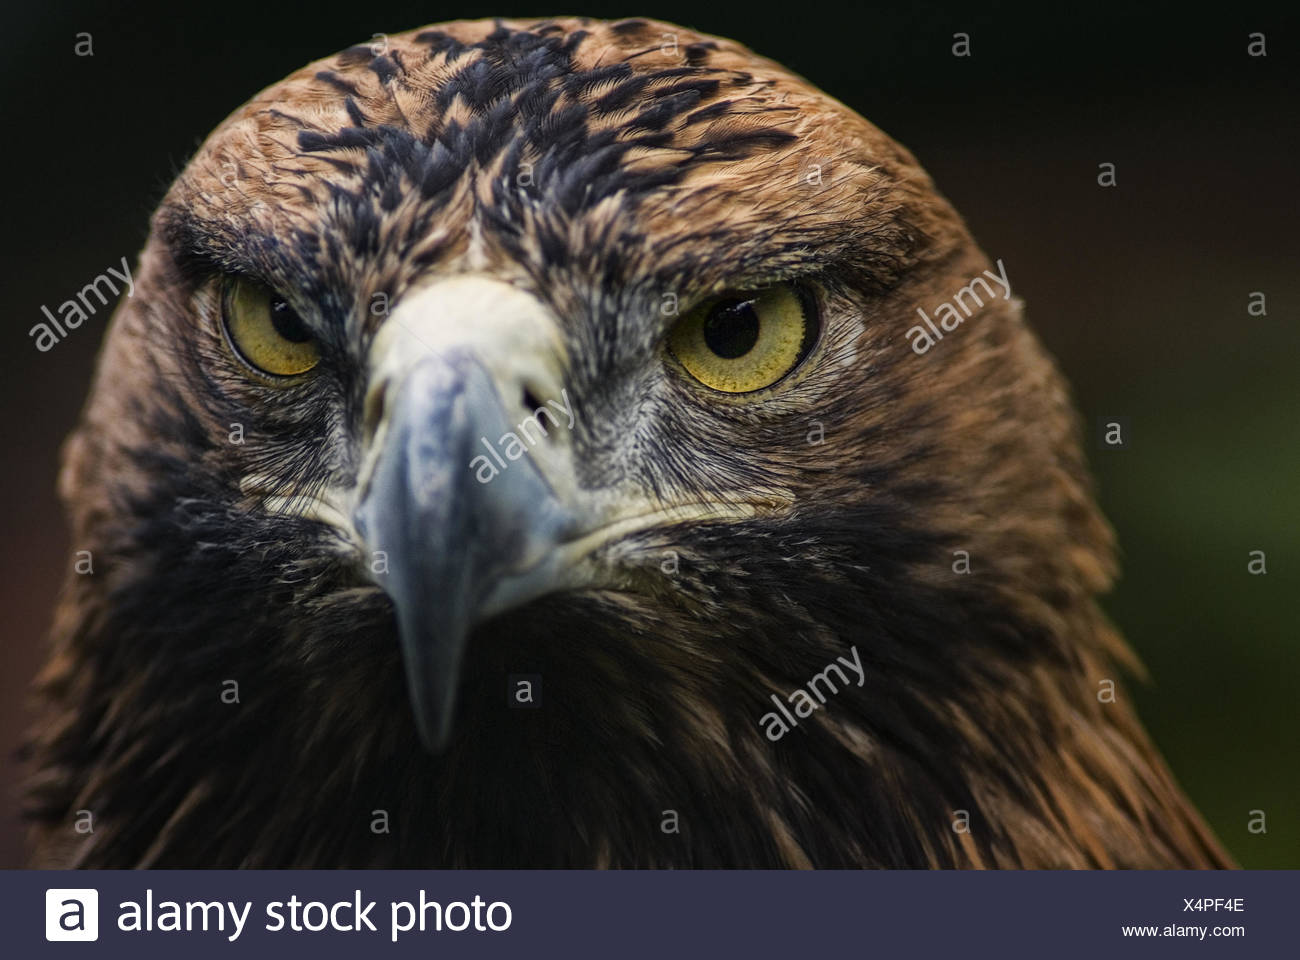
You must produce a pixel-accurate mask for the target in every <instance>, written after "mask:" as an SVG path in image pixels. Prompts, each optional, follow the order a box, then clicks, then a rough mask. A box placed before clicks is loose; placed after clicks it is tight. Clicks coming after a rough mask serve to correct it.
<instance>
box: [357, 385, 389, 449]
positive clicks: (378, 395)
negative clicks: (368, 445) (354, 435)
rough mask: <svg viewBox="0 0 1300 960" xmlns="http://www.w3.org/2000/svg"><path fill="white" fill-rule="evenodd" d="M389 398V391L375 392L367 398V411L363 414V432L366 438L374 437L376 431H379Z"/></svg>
mask: <svg viewBox="0 0 1300 960" xmlns="http://www.w3.org/2000/svg"><path fill="white" fill-rule="evenodd" d="M387 396H388V391H387V390H374V391H372V392H371V394H370V396H368V397H367V398H366V405H365V410H364V411H363V413H362V431H363V435H364V436H366V437H373V436H374V435H375V431H376V430H377V429H379V422H380V421H381V420H383V418H384V407H385V401H386V398H387Z"/></svg>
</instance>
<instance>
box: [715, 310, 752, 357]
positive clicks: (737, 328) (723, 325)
mask: <svg viewBox="0 0 1300 960" xmlns="http://www.w3.org/2000/svg"><path fill="white" fill-rule="evenodd" d="M704 343H705V346H707V347H708V348H709V349H710V350H712V351H713V352H714V353H716V354H717V355H718V356H720V357H722V358H724V359H726V360H734V359H735V358H736V357H743V356H744V355H745V354H747V353H749V351H750V350H753V349H754V344H756V343H758V311H756V310H755V309H754V301H753V300H724V301H722V302H721V303H719V304H717V305H716V306H714V308H713V309H712V310H710V311H709V315H708V317H706V318H705V320H704Z"/></svg>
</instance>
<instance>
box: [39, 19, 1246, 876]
mask: <svg viewBox="0 0 1300 960" xmlns="http://www.w3.org/2000/svg"><path fill="white" fill-rule="evenodd" d="M995 281H997V282H995ZM941 304H942V305H943V306H946V307H947V308H948V310H947V311H944V310H943V308H942V306H940V305H941ZM922 318H924V322H922ZM1076 434H1077V424H1076V421H1075V417H1074V415H1073V413H1072V409H1071V403H1070V400H1069V397H1068V395H1067V391H1066V388H1065V387H1064V385H1063V383H1062V380H1061V378H1060V377H1059V376H1058V375H1057V373H1056V371H1055V370H1054V369H1053V367H1052V365H1051V363H1050V362H1049V360H1048V359H1047V358H1046V356H1045V355H1044V352H1043V351H1042V349H1041V348H1040V346H1039V344H1038V342H1037V341H1036V340H1035V338H1034V336H1033V335H1032V333H1031V332H1030V331H1029V329H1028V328H1027V327H1026V326H1025V324H1024V322H1023V320H1022V316H1021V303H1020V301H1019V300H1018V299H1016V298H1015V297H1014V296H1012V292H1011V283H1010V280H1009V278H1008V274H1007V270H1006V268H1005V266H1004V265H1003V264H1002V263H1001V261H997V262H996V264H995V262H993V261H990V259H989V258H988V257H986V256H985V254H984V253H983V252H981V250H980V249H979V248H978V247H977V245H976V244H975V243H974V241H973V240H972V239H971V236H970V234H969V233H968V232H967V230H966V227H965V226H964V225H963V223H962V221H961V219H960V218H959V217H958V216H957V214H956V213H955V212H954V211H953V209H952V208H951V206H950V205H949V204H948V203H947V202H946V201H945V200H944V198H943V197H942V196H940V194H939V193H938V192H937V191H936V189H935V187H934V185H933V184H932V183H931V181H930V179H929V177H928V176H927V175H926V174H925V172H924V171H923V170H922V169H921V168H920V167H919V166H918V164H917V162H916V161H915V160H914V159H913V157H912V156H911V155H910V154H909V153H908V152H907V151H906V150H905V149H903V148H902V147H900V146H899V145H898V144H896V143H894V142H893V141H892V140H891V139H890V138H889V137H887V136H886V135H885V134H883V133H882V132H881V131H879V130H877V129H876V128H875V127H873V126H872V125H871V124H870V123H868V122H866V121H865V120H863V119H862V118H861V117H859V116H857V115H856V114H855V113H853V112H852V111H851V110H849V109H848V108H846V107H845V106H844V105H842V104H840V103H838V102H837V101H835V100H833V99H831V98H830V97H828V96H826V95H825V94H823V93H821V92H819V91H818V90H815V89H813V88H812V87H811V86H809V84H808V83H806V82H805V81H803V80H801V79H800V78H799V77H797V76H795V75H793V74H791V73H790V72H789V71H787V70H785V69H783V68H782V67H780V66H779V65H777V64H775V63H773V62H772V61H770V60H766V59H763V58H761V57H758V56H756V55H754V54H753V53H751V52H750V51H748V50H747V49H745V48H744V47H742V46H740V45H738V44H736V43H732V42H730V41H727V40H722V39H718V38H712V37H705V36H700V35H697V34H695V33H692V32H691V31H689V30H685V29H682V28H680V27H675V26H671V25H668V24H662V23H655V22H650V21H645V20H624V21H620V22H614V23H604V22H595V21H590V20H585V19H581V20H580V19H562V20H548V21H509V20H495V21H478V22H458V23H451V24H444V25H441V26H438V27H433V28H427V29H423V30H418V31H413V32H411V33H407V34H404V35H401V36H395V37H391V38H386V39H383V40H382V41H381V42H376V43H375V44H373V45H366V46H358V47H352V48H350V49H348V50H344V51H343V52H342V53H340V54H338V55H337V56H334V57H330V58H328V59H326V60H322V61H319V62H317V63H315V64H312V65H311V66H308V67H306V68H304V69H302V70H300V71H298V72H296V73H294V74H292V75H291V76H289V77H288V78H287V79H285V80H284V81H282V82H280V83H278V84H276V85H274V86H272V87H270V88H269V89H267V90H265V91H264V92H262V93H261V94H259V95H257V96H256V97H254V98H253V99H252V100H251V101H250V102H249V103H247V104H246V105H245V106H243V107H241V108H240V109H239V110H238V111H236V112H235V113H234V114H233V115H232V116H231V117H229V119H227V120H226V121H225V122H224V123H222V124H221V125H220V126H219V127H218V128H217V129H216V130H215V131H214V132H213V133H212V134H211V136H210V137H209V138H208V139H207V141H206V142H205V143H204V144H203V146H202V147H201V148H200V150H199V151H198V153H197V154H196V155H195V156H194V158H193V159H192V160H191V161H190V163H189V165H188V166H187V167H186V168H185V170H184V171H183V172H182V173H181V175H180V176H179V178H178V179H177V180H176V182H175V184H174V185H173V186H172V187H171V189H170V190H169V192H168V193H167V195H166V197H165V199H164V200H163V202H162V204H161V206H160V207H159V209H158V211H157V213H156V214H155V216H154V218H153V223H152V231H151V235H150V238H149V241H148V244H147V246H146V247H145V249H144V251H143V253H142V255H141V257H140V260H139V264H138V267H137V268H136V283H135V290H134V294H133V296H131V297H130V298H128V299H127V300H126V301H124V302H123V304H122V305H121V307H120V309H119V310H118V311H117V313H116V315H115V317H114V319H113V322H112V325H111V329H110V332H109V334H108V337H107V340H106V343H105V345H104V348H103V352H102V355H101V357H100V361H99V366H98V371H97V375H96V378H95V382H94V386H93V389H92V391H91V393H90V397H89V400H88V402H87V405H86V407H85V411H84V415H83V418H82V421H81V423H80V425H79V426H78V428H77V429H76V431H75V433H74V434H73V435H72V437H71V438H70V440H69V441H68V444H67V447H66V452H65V458H64V467H63V472H62V475H61V492H62V496H63V498H64V500H65V502H66V505H67V509H68V512H69V515H70V518H71V523H72V530H73V545H74V548H75V549H76V550H78V551H88V552H89V554H90V556H91V557H92V558H93V572H91V573H80V572H79V573H76V574H72V575H71V576H70V578H69V582H68V584H67V588H66V591H65V594H64V597H63V599H62V601H61V604H60V606H59V608H58V610H57V612H56V616H55V622H54V628H53V653H52V656H51V660H50V663H49V665H48V667H47V668H46V670H45V671H44V674H43V676H42V678H41V689H42V691H43V696H44V698H45V703H46V714H45V716H44V717H43V720H42V723H41V725H40V727H39V729H38V730H37V732H36V733H35V735H34V737H33V741H32V745H31V749H32V753H33V756H34V759H35V767H36V770H35V773H34V775H33V779H32V784H31V790H30V805H31V813H32V816H33V818H34V819H35V820H36V836H37V842H38V849H37V857H38V860H40V862H43V863H46V864H54V865H96V866H115V867H126V866H151V865H152V866H553V867H558V866H809V865H814V866H900V867H901V866H907V867H917V866H949V867H952V866H961V867H967V866H986V867H1002V866H1035V867H1047V866H1051V867H1084V866H1162V867H1168V866H1199V865H1212V864H1219V863H1223V862H1225V858H1224V855H1223V854H1222V852H1221V851H1220V850H1219V848H1218V846H1217V845H1216V843H1215V841H1214V840H1213V838H1212V837H1211V836H1210V835H1209V833H1208V832H1207V830H1206V829H1205V828H1204V827H1203V826H1202V824H1201V822H1200V820H1199V818H1198V817H1197V815H1196V813H1195V812H1194V810H1193V809H1192V808H1191V807H1190V805H1189V804H1188V803H1187V801H1186V800H1185V799H1184V798H1183V796H1182V795H1181V793H1180V792H1179V790H1178V788H1177V786H1176V785H1175V784H1174V783H1173V781H1172V779H1171V778H1170V776H1169V774H1168V773H1167V772H1166V770H1165V768H1164V766H1163V764H1162V762H1161V760H1160V759H1159V757H1158V755H1157V754H1156V753H1155V751H1154V750H1153V748H1152V746H1151V745H1150V743H1149V742H1148V740H1147V738H1146V736H1145V735H1144V733H1143V731H1142V729H1141V727H1140V726H1139V725H1138V722H1137V721H1136V719H1135V717H1134V714H1133V713H1132V711H1131V710H1130V708H1129V707H1128V706H1126V705H1125V703H1124V701H1123V699H1122V698H1119V699H1118V700H1116V699H1115V698H1105V697H1099V696H1098V695H1097V692H1098V689H1099V685H1100V684H1102V683H1103V681H1107V680H1109V679H1110V678H1113V677H1114V675H1115V670H1116V664H1117V663H1119V664H1122V663H1124V662H1125V661H1128V660H1129V659H1130V657H1129V655H1128V654H1127V653H1126V648H1125V647H1124V645H1123V643H1122V641H1121V640H1120V638H1119V637H1118V635H1117V634H1116V632H1115V631H1114V630H1113V629H1112V628H1111V627H1110V626H1109V625H1108V623H1107V621H1106V620H1105V619H1104V617H1103V615H1102V614H1101V612H1100V611H1099V609H1098V607H1097V604H1096V600H1095V598H1096V597H1097V595H1098V594H1099V593H1101V592H1103V591H1104V590H1105V589H1106V588H1107V587H1108V585H1109V583H1110V581H1111V578H1112V575H1113V570H1114V567H1113V561H1112V542H1111V535H1110V533H1109V531H1108V528H1107V526H1106V525H1105V522H1104V521H1103V519H1102V517H1101V516H1100V514H1099V512H1098V510H1097V508H1096V505H1095V503H1094V499H1093V494H1092V491H1091V488H1090V483H1089V480H1088V477H1087V473H1086V469H1085V465H1084V462H1083V458H1082V455H1081V452H1080V448H1079V444H1078V439H1077V435H1076ZM79 812H88V813H89V814H90V815H91V816H92V817H93V823H94V828H93V830H91V831H89V832H86V831H74V829H73V827H72V824H73V820H74V819H75V818H76V817H77V816H78V813H79Z"/></svg>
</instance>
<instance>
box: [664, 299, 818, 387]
mask: <svg viewBox="0 0 1300 960" xmlns="http://www.w3.org/2000/svg"><path fill="white" fill-rule="evenodd" d="M816 339H817V317H816V314H815V312H814V310H813V308H812V304H811V302H810V298H808V297H805V296H804V295H803V294H802V292H801V291H800V290H798V289H796V288H795V287H793V286H791V285H790V284H780V285H778V286H775V287H767V288H766V289H763V290H747V291H741V292H737V293H728V294H724V295H723V296H721V297H715V298H713V299H712V300H707V301H705V302H704V303H702V304H700V305H699V306H697V307H695V308H694V309H692V310H691V311H690V312H689V313H687V314H686V315H685V316H683V317H682V318H681V319H680V320H679V321H678V322H677V324H676V325H675V326H674V327H673V329H672V330H671V331H670V332H669V334H668V349H669V350H670V351H671V352H672V355H673V356H674V357H676V358H677V361H678V362H679V363H680V364H681V365H682V366H683V367H685V368H686V372H687V373H689V374H690V375H691V376H692V377H694V378H695V379H696V380H698V381H699V382H700V383H702V384H704V385H705V386H706V387H709V388H711V389H713V390H718V391H721V392H722V393H752V392H753V391H755V390H762V389H763V388H764V387H770V386H772V384H774V383H776V382H777V381H778V380H780V379H781V378H782V377H784V376H786V374H788V373H790V372H791V371H792V370H794V368H795V367H797V366H799V364H800V363H801V362H802V361H803V359H804V358H805V357H806V356H808V353H809V351H810V350H811V349H812V346H813V343H814V342H815V341H816Z"/></svg>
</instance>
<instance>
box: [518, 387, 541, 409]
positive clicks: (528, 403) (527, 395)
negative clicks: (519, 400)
mask: <svg viewBox="0 0 1300 960" xmlns="http://www.w3.org/2000/svg"><path fill="white" fill-rule="evenodd" d="M523 399H524V406H525V407H527V408H528V412H529V413H531V414H533V415H534V416H536V414H537V411H538V410H541V409H543V408H544V407H545V406H546V404H544V403H542V402H541V401H540V400H538V399H537V397H536V396H534V395H533V391H531V390H529V389H528V388H527V387H524V398H523Z"/></svg>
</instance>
